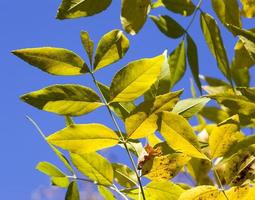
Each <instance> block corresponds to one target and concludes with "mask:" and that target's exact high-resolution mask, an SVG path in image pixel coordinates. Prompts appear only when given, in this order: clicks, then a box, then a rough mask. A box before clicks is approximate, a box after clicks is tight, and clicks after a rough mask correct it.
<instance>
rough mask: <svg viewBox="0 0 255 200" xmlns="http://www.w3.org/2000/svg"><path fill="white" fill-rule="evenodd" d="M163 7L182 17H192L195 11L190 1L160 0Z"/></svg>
mask: <svg viewBox="0 0 255 200" xmlns="http://www.w3.org/2000/svg"><path fill="white" fill-rule="evenodd" d="M161 1H162V3H163V4H164V6H165V7H166V8H167V9H168V10H170V11H172V12H174V13H178V14H181V15H183V16H189V15H192V13H193V12H194V10H195V8H196V7H195V5H194V4H193V3H192V1H190V0H178V2H177V1H175V0H161Z"/></svg>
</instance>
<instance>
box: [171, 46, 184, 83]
mask: <svg viewBox="0 0 255 200" xmlns="http://www.w3.org/2000/svg"><path fill="white" fill-rule="evenodd" d="M168 64H169V67H170V73H171V88H172V87H173V86H174V85H175V84H176V83H177V82H178V81H179V80H181V78H182V77H183V75H184V73H185V70H186V55H185V42H184V41H182V42H181V43H180V44H179V46H178V47H177V48H176V49H175V50H174V51H173V52H172V53H171V54H170V55H169V58H168Z"/></svg>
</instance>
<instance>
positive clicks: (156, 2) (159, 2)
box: [151, 0, 164, 9]
mask: <svg viewBox="0 0 255 200" xmlns="http://www.w3.org/2000/svg"><path fill="white" fill-rule="evenodd" d="M162 6H164V4H163V3H162V0H157V1H155V2H152V4H151V8H152V9H154V8H158V7H162Z"/></svg>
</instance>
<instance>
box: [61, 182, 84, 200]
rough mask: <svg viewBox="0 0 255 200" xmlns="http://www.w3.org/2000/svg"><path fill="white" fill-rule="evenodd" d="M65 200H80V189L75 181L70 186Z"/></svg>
mask: <svg viewBox="0 0 255 200" xmlns="http://www.w3.org/2000/svg"><path fill="white" fill-rule="evenodd" d="M65 200H80V194H79V188H78V185H77V183H76V182H75V181H73V182H71V183H70V184H69V186H68V189H67V192H66V196H65Z"/></svg>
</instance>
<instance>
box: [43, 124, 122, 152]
mask: <svg viewBox="0 0 255 200" xmlns="http://www.w3.org/2000/svg"><path fill="white" fill-rule="evenodd" d="M47 141H48V142H49V143H51V144H53V145H56V146H59V147H61V148H63V149H66V150H69V151H71V152H74V153H89V152H93V151H97V150H100V149H104V148H108V147H112V146H115V145H116V144H118V142H119V138H118V135H117V134H116V133H115V132H114V131H113V130H111V129H110V128H108V127H106V126H104V125H102V124H76V125H71V126H69V127H66V128H64V129H62V130H60V131H57V132H56V133H54V134H52V135H50V136H48V137H47Z"/></svg>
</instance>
